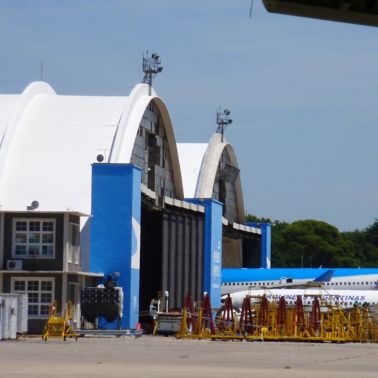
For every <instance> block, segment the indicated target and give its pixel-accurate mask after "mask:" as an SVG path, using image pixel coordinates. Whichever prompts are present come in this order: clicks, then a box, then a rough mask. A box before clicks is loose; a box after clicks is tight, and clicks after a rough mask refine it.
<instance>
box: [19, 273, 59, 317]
mask: <svg viewBox="0 0 378 378" xmlns="http://www.w3.org/2000/svg"><path fill="white" fill-rule="evenodd" d="M12 292H13V293H27V294H28V315H29V317H31V318H38V317H48V315H49V306H50V304H51V303H52V302H53V300H54V296H53V293H54V278H39V277H38V278H35V277H34V278H21V277H12Z"/></svg>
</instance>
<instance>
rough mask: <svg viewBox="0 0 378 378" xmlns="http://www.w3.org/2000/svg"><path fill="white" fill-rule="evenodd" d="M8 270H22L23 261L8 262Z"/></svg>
mask: <svg viewBox="0 0 378 378" xmlns="http://www.w3.org/2000/svg"><path fill="white" fill-rule="evenodd" d="M7 269H8V270H22V260H8V261H7Z"/></svg>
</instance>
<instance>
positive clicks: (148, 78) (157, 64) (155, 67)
mask: <svg viewBox="0 0 378 378" xmlns="http://www.w3.org/2000/svg"><path fill="white" fill-rule="evenodd" d="M161 71H163V67H162V66H161V60H160V56H159V55H158V54H156V53H152V54H151V56H149V55H148V51H147V52H146V55H144V54H143V72H144V77H143V80H142V83H145V84H148V94H149V96H151V85H152V80H153V79H154V77H155V76H156V75H157V74H158V73H160V72H161Z"/></svg>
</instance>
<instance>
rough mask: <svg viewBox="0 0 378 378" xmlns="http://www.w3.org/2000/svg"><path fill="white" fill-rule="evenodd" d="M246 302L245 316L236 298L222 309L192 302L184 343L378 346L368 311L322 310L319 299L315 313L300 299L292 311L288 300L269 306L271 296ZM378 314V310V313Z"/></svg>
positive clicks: (373, 316)
mask: <svg viewBox="0 0 378 378" xmlns="http://www.w3.org/2000/svg"><path fill="white" fill-rule="evenodd" d="M253 303H254V305H252V301H251V297H249V296H248V297H246V298H245V300H244V303H243V308H242V313H241V314H239V315H240V316H236V314H235V313H234V309H233V307H232V302H231V298H229V297H228V298H227V299H226V301H225V306H224V307H223V308H222V310H217V309H211V305H210V302H209V298H208V297H207V296H205V297H204V298H203V300H202V301H201V302H199V303H197V306H193V304H192V301H191V300H188V299H187V300H186V301H185V305H184V308H183V316H182V323H181V329H180V331H179V333H178V334H177V335H176V337H178V338H199V339H201V338H206V339H223V340H226V339H233V340H246V341H255V340H266V341H268V340H276V341H309V342H311V341H323V342H325V341H327V342H378V316H377V314H378V313H377V312H375V311H374V309H369V307H368V306H363V307H358V306H356V307H354V308H353V309H350V310H342V309H340V308H338V307H328V308H325V306H323V305H322V306H323V307H322V308H323V309H324V308H325V311H320V309H321V299H320V298H315V300H314V301H313V305H312V309H311V310H310V311H306V310H305V309H304V306H303V303H302V299H301V297H300V296H299V297H298V298H297V301H296V305H295V308H287V307H286V303H285V300H284V298H280V300H279V301H278V302H268V300H267V298H266V297H265V296H263V297H261V298H259V300H258V301H257V303H256V300H254V301H253ZM375 310H376V309H375ZM212 313H214V314H216V315H215V317H214V321H213V316H212Z"/></svg>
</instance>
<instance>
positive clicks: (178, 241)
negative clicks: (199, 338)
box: [162, 209, 203, 308]
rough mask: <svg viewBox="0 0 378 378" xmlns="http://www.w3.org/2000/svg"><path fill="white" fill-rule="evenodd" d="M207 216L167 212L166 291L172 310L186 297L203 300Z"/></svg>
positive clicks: (164, 235) (164, 234)
mask: <svg viewBox="0 0 378 378" xmlns="http://www.w3.org/2000/svg"><path fill="white" fill-rule="evenodd" d="M202 235H203V215H202V214H197V213H189V212H185V211H175V210H168V209H165V211H164V214H163V222H162V290H163V291H168V292H169V303H170V307H171V308H172V307H179V308H181V307H182V304H183V299H184V297H185V295H187V294H190V295H191V296H192V298H193V299H194V300H199V299H200V296H201V292H202V281H203V273H202V272H203V269H202V267H203V238H202Z"/></svg>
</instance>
